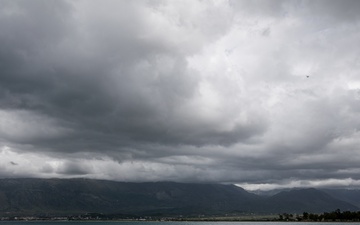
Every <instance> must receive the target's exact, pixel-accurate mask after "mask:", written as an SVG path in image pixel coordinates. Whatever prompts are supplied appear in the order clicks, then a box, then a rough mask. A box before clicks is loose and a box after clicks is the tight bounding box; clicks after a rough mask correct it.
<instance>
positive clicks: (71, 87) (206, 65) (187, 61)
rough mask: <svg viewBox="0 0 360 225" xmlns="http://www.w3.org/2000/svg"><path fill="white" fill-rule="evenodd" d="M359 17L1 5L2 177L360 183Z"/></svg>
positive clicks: (254, 0) (156, 2) (240, 2)
mask: <svg viewBox="0 0 360 225" xmlns="http://www.w3.org/2000/svg"><path fill="white" fill-rule="evenodd" d="M359 11H360V1H358V0H354V1H352V0H342V1H337V0H311V1H310V0H287V1H281V0H272V1H266V0H223V1H218V0H207V1H202V0H172V1H165V0H132V1H125V0H101V1H100V0H92V1H88V0H75V1H66V0H32V1H28V0H0V178H19V177H38V178H75V177H76V178H77V177H80V178H92V179H105V180H115V181H127V182H153V181H175V182H197V183H198V182H200V183H231V184H237V185H239V186H241V187H244V188H246V189H248V190H255V189H263V190H265V189H273V188H284V187H339V188H360V147H359V146H360V45H359V43H360V14H359Z"/></svg>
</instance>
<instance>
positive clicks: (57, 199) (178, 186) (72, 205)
mask: <svg viewBox="0 0 360 225" xmlns="http://www.w3.org/2000/svg"><path fill="white" fill-rule="evenodd" d="M335 209H341V210H350V211H355V210H358V207H356V206H355V205H353V204H350V203H348V202H345V201H342V200H340V199H337V198H334V197H332V196H331V195H329V194H327V193H325V192H323V191H320V190H316V189H303V190H292V191H286V192H280V193H278V194H276V195H273V196H270V197H264V196H259V195H256V194H253V193H249V192H247V191H245V190H244V189H242V188H240V187H237V186H235V185H223V184H194V183H174V182H147V183H126V182H115V181H103V180H90V179H0V214H1V215H9V214H13V215H16V214H21V215H34V214H52V215H69V214H76V213H88V212H96V213H104V214H110V213H120V214H132V215H153V216H164V215H185V216H190V215H224V214H229V213H245V214H246V213H284V212H289V213H296V212H297V213H302V212H304V211H307V212H324V211H331V210H335Z"/></svg>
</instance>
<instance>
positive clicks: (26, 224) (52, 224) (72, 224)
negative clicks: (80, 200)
mask: <svg viewBox="0 0 360 225" xmlns="http://www.w3.org/2000/svg"><path fill="white" fill-rule="evenodd" d="M351 224H352V225H357V224H358V225H360V222H354V223H351ZM0 225H344V223H341V222H189V221H184V222H168V221H166V222H147V221H146V222H144V221H131V222H129V221H121V222H119V221H116V222H115V221H106V222H100V221H0Z"/></svg>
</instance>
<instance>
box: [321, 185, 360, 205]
mask: <svg viewBox="0 0 360 225" xmlns="http://www.w3.org/2000/svg"><path fill="white" fill-rule="evenodd" d="M323 191H324V192H326V193H328V194H329V195H331V196H333V197H334V198H337V199H341V200H343V201H346V202H349V203H351V204H353V205H355V206H357V207H359V208H360V190H351V189H324V190H323Z"/></svg>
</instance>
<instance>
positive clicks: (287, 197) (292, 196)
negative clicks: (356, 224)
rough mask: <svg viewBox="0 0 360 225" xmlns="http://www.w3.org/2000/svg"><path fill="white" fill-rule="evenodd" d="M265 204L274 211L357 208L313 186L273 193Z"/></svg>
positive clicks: (299, 211)
mask: <svg viewBox="0 0 360 225" xmlns="http://www.w3.org/2000/svg"><path fill="white" fill-rule="evenodd" d="M266 205H267V206H269V205H272V206H273V208H272V211H274V212H281V211H282V212H293V213H301V212H304V211H307V212H329V211H334V210H336V209H340V210H342V211H345V210H350V211H354V210H358V208H357V207H356V206H354V205H352V204H350V203H348V202H345V201H342V200H339V199H336V198H334V197H332V196H330V195H329V194H327V193H325V192H323V191H320V190H316V189H314V188H308V189H294V190H290V191H283V192H280V193H278V194H276V195H273V196H271V197H269V198H268V199H267V203H266Z"/></svg>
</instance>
